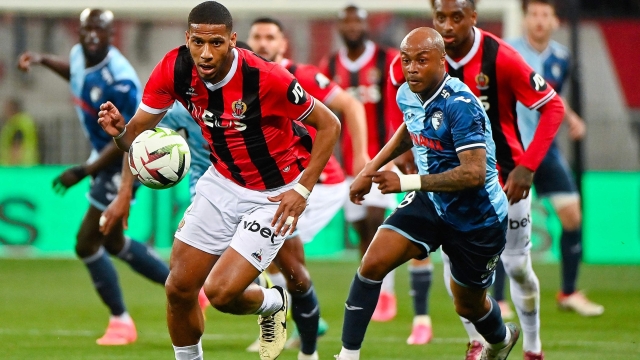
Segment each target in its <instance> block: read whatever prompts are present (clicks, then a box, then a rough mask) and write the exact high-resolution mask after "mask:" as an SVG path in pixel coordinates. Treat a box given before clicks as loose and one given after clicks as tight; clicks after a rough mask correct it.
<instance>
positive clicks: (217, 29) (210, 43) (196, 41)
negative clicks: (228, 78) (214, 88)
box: [186, 24, 236, 80]
mask: <svg viewBox="0 0 640 360" xmlns="http://www.w3.org/2000/svg"><path fill="white" fill-rule="evenodd" d="M186 36H187V46H188V47H189V51H190V52H191V57H192V58H193V62H194V64H195V65H196V69H197V70H198V75H199V76H200V77H201V78H202V79H204V80H213V79H214V78H215V77H216V75H218V74H219V73H220V70H221V69H222V68H223V67H224V65H225V64H226V60H227V57H228V55H229V52H230V51H231V48H232V47H234V46H235V44H236V33H232V34H230V33H229V31H228V30H227V27H226V26H225V25H221V24H191V26H190V28H189V31H187V33H186ZM224 75H226V74H224Z"/></svg>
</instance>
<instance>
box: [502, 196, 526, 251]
mask: <svg viewBox="0 0 640 360" xmlns="http://www.w3.org/2000/svg"><path fill="white" fill-rule="evenodd" d="M508 220H509V226H508V227H507V244H506V245H505V248H504V252H503V254H506V255H525V254H527V253H528V252H529V250H530V249H531V195H529V196H528V197H527V198H526V199H522V200H520V201H518V202H517V203H515V204H513V205H509V219H508Z"/></svg>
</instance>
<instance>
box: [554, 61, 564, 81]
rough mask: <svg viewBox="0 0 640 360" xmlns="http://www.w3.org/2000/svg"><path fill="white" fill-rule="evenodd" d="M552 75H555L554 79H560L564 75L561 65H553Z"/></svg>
mask: <svg viewBox="0 0 640 360" xmlns="http://www.w3.org/2000/svg"><path fill="white" fill-rule="evenodd" d="M551 75H553V77H554V78H556V79H557V78H559V77H560V75H562V68H561V67H560V64H557V63H556V64H553V65H551Z"/></svg>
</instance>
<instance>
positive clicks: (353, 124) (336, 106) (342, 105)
mask: <svg viewBox="0 0 640 360" xmlns="http://www.w3.org/2000/svg"><path fill="white" fill-rule="evenodd" d="M327 106H328V107H329V109H331V110H333V111H336V112H339V113H341V114H342V115H343V116H344V121H345V123H346V124H347V127H348V128H349V134H350V135H351V148H352V150H353V170H354V172H360V170H362V169H363V168H364V165H365V164H366V163H367V162H368V161H369V160H370V159H369V154H368V153H369V151H368V148H367V115H366V111H365V109H364V105H362V103H361V102H360V101H358V100H357V99H356V98H354V97H353V96H351V95H349V93H348V92H346V91H344V90H343V89H341V88H338V90H337V92H336V94H335V95H334V96H333V98H332V99H331V100H330V101H329V102H328V103H327Z"/></svg>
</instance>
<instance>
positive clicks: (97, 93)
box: [89, 86, 102, 103]
mask: <svg viewBox="0 0 640 360" xmlns="http://www.w3.org/2000/svg"><path fill="white" fill-rule="evenodd" d="M89 97H90V98H91V101H92V102H94V103H95V102H98V100H100V98H101V97H102V89H100V88H99V87H97V86H94V87H92V88H91V91H89Z"/></svg>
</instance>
